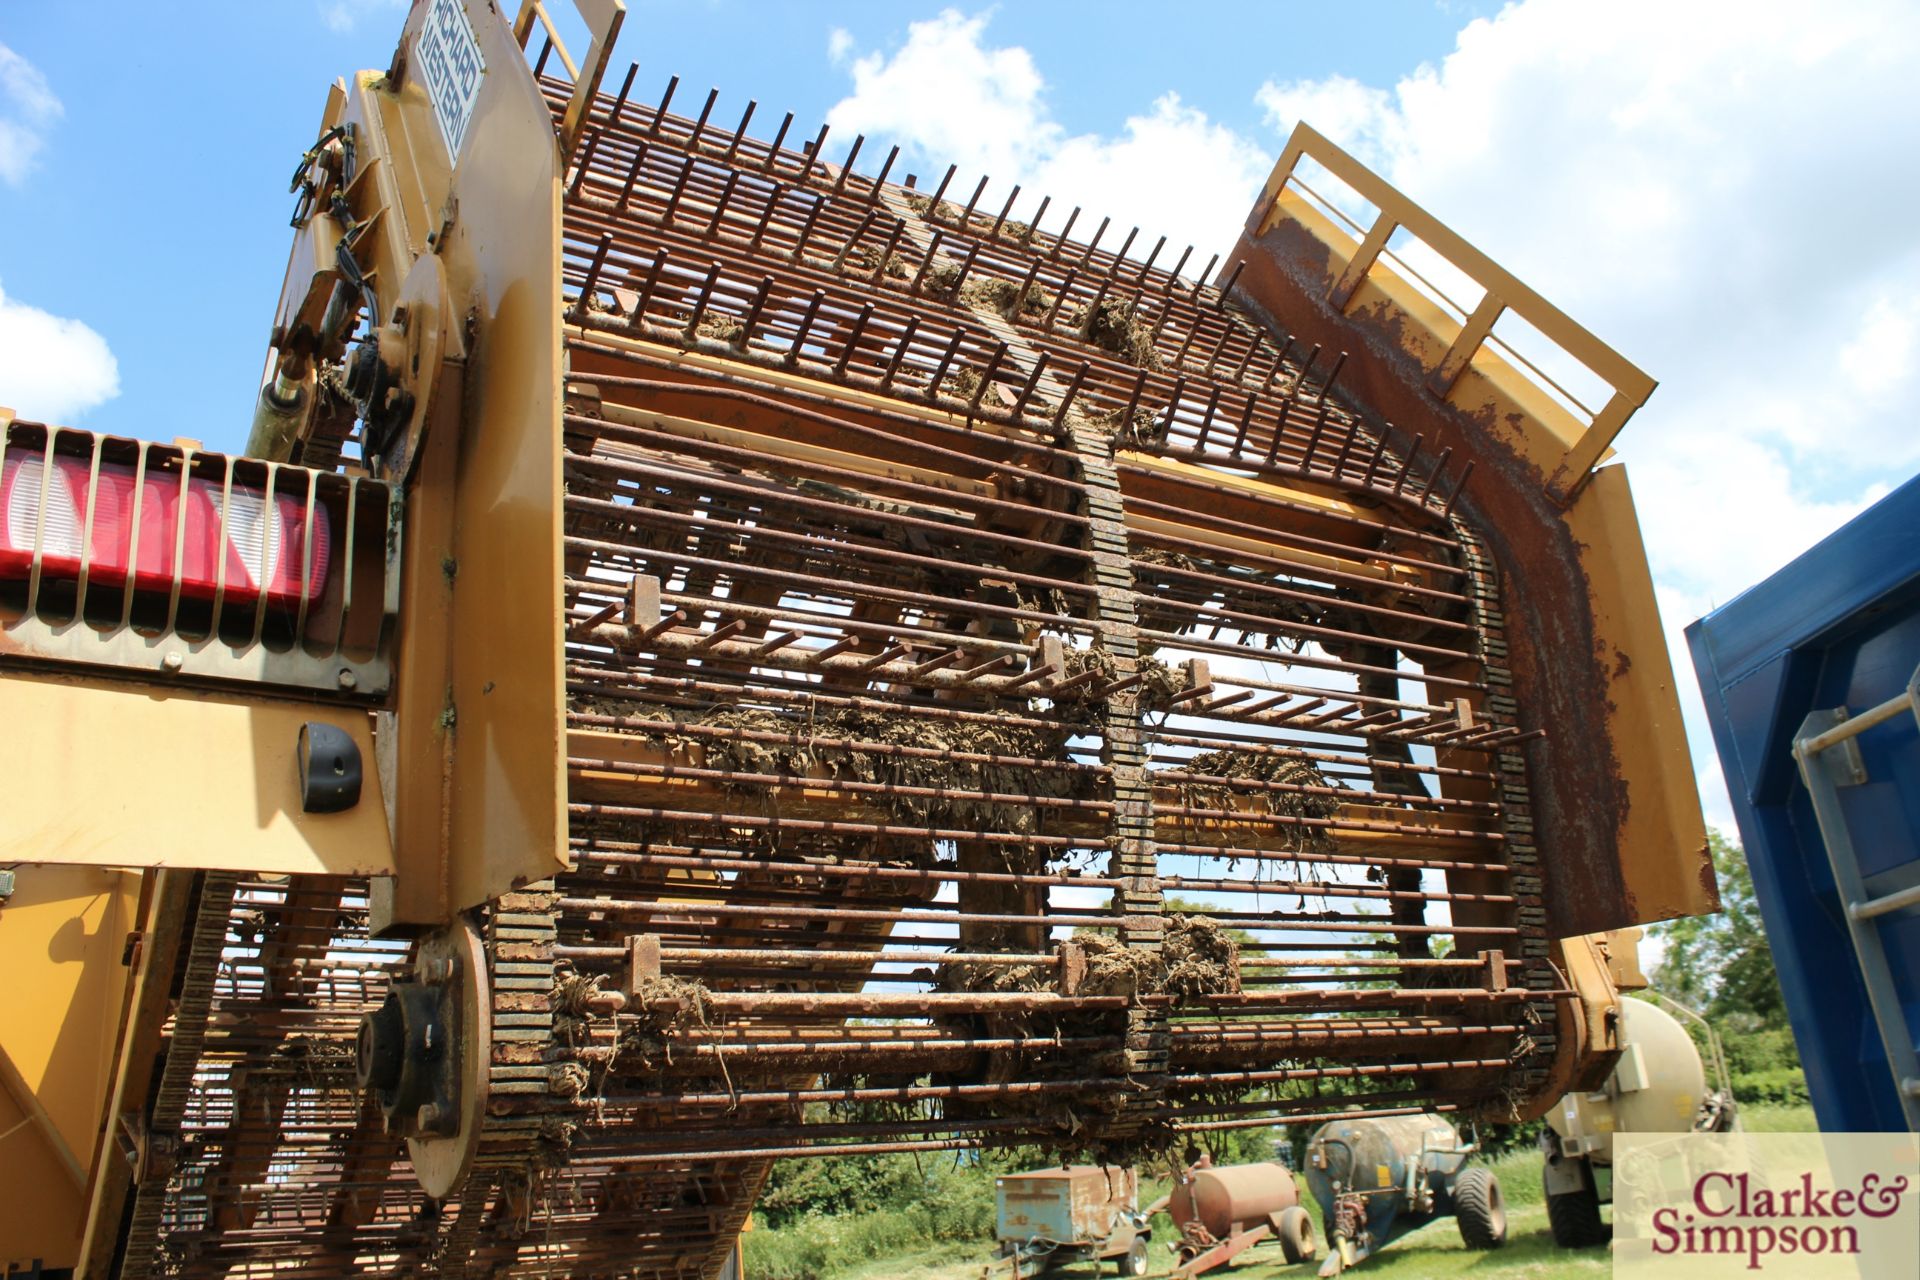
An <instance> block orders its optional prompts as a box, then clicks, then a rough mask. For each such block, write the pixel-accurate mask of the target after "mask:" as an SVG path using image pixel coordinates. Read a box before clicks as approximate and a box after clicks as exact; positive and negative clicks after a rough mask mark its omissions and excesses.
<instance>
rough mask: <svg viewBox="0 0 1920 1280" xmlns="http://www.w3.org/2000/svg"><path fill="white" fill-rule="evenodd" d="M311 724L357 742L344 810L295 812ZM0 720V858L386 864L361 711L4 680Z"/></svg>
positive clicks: (376, 869)
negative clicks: (357, 774) (358, 771)
mask: <svg viewBox="0 0 1920 1280" xmlns="http://www.w3.org/2000/svg"><path fill="white" fill-rule="evenodd" d="M310 720H316V721H323V722H325V723H327V724H331V725H335V726H337V727H339V728H340V729H343V730H345V731H346V732H348V733H350V734H352V735H353V737H354V740H355V741H356V742H357V743H358V744H359V746H360V753H361V759H362V763H363V765H364V768H365V773H364V777H365V781H364V783H363V789H362V791H361V795H360V803H359V804H358V805H357V806H355V807H354V808H352V809H350V810H348V811H346V812H345V813H326V814H313V813H305V812H302V810H301V808H300V782H299V776H298V773H297V770H296V766H295V752H296V744H297V741H298V737H299V732H300V726H301V725H302V724H304V723H306V722H307V721H310ZM0 724H5V725H9V726H12V727H13V729H14V731H12V732H8V733H6V734H0V777H4V778H5V779H6V780H7V807H6V811H5V814H4V816H0V862H57V863H84V864H89V865H93V866H102V867H220V868H227V869H231V870H244V871H258V872H326V873H330V874H333V875H380V874H386V873H390V872H391V871H392V870H393V857H392V852H391V846H390V845H389V843H388V840H387V828H386V822H385V819H384V813H383V809H382V806H381V801H380V786H379V781H378V779H377V778H376V777H375V776H374V769H373V740H372V736H371V734H370V733H369V731H368V725H367V716H366V713H365V712H362V711H354V710H349V709H345V708H338V707H327V706H318V705H314V706H303V705H299V704H295V703H285V702H267V701H257V702H253V703H246V702H241V701H238V700H235V699H232V698H227V697H216V696H213V695H210V694H202V693H198V692H191V691H182V692H180V693H178V694H175V695H173V696H167V695H164V694H156V693H152V692H140V693H135V692H132V691H129V690H125V689H119V688H112V687H102V686H99V685H93V684H87V683H83V682H80V681H77V680H73V681H68V680H31V679H26V678H23V677H18V676H10V677H9V678H7V679H5V680H0ZM11 910H12V908H9V911H11Z"/></svg>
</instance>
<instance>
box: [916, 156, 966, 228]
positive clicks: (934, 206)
mask: <svg viewBox="0 0 1920 1280" xmlns="http://www.w3.org/2000/svg"><path fill="white" fill-rule="evenodd" d="M959 168H960V166H959V165H957V164H950V165H948V166H947V175H946V177H944V178H942V179H940V185H939V187H937V188H936V189H935V190H934V193H933V200H932V201H931V202H930V203H929V204H928V205H927V212H926V214H925V215H924V216H925V217H926V219H927V220H928V221H929V222H931V221H933V219H934V215H935V214H937V213H939V211H940V201H941V200H943V199H944V198H945V197H946V194H947V184H948V183H949V182H952V181H953V175H954V173H955V171H956V170H958V169H959Z"/></svg>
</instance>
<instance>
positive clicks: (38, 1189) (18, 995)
mask: <svg viewBox="0 0 1920 1280" xmlns="http://www.w3.org/2000/svg"><path fill="white" fill-rule="evenodd" d="M139 897H140V875H139V874H138V873H136V872H128V871H116V870H111V869H107V868H102V867H39V866H27V867H19V868H17V869H16V870H15V882H14V892H13V896H12V897H11V898H9V899H7V900H6V901H5V902H4V903H3V904H0V972H4V973H5V974H6V981H5V982H0V1077H4V1078H0V1086H4V1087H0V1264H6V1263H16V1262H17V1263H23V1264H24V1263H26V1262H28V1261H30V1260H32V1259H34V1258H39V1259H41V1260H43V1261H44V1262H45V1264H46V1265H47V1266H49V1267H69V1266H72V1265H74V1263H75V1261H76V1260H77V1256H78V1253H79V1249H80V1232H81V1228H82V1226H83V1224H84V1220H85V1216H86V1210H87V1195H88V1186H89V1180H90V1174H89V1170H90V1169H91V1168H92V1167H93V1164H94V1158H95V1154H94V1153H95V1148H96V1145H97V1144H98V1142H99V1140H100V1137H101V1134H102V1110H103V1108H104V1106H105V1101H106V1098H107V1096H108V1094H109V1092H110V1090H109V1086H110V1084H111V1082H112V1072H113V1057H114V1048H115V1044H116V1039H117V1035H118V1028H119V1025H120V1020H121V1013H122V992H123V984H124V982H125V979H126V974H127V970H126V969H124V968H122V967H121V964H120V960H121V956H122V954H123V953H124V950H125V947H126V942H127V934H128V932H129V930H131V929H133V928H135V927H136V913H137V908H138V904H139Z"/></svg>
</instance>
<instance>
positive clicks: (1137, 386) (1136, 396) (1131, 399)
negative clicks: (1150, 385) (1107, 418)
mask: <svg viewBox="0 0 1920 1280" xmlns="http://www.w3.org/2000/svg"><path fill="white" fill-rule="evenodd" d="M1146 389H1147V371H1146V370H1145V369H1142V370H1140V373H1139V375H1138V376H1137V377H1135V378H1134V380H1133V394H1132V395H1129V396H1128V397H1127V408H1126V412H1125V413H1123V414H1121V415H1120V427H1121V429H1122V430H1123V431H1124V430H1128V429H1131V428H1132V426H1133V415H1134V414H1135V413H1136V412H1137V411H1138V410H1139V408H1140V397H1141V395H1142V394H1144V393H1145V392H1146Z"/></svg>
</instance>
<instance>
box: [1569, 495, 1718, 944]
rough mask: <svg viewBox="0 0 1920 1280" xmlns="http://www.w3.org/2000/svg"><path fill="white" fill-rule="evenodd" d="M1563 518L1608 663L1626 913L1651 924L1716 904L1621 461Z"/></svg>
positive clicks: (1676, 700) (1702, 823)
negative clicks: (1620, 789) (1622, 789)
mask: <svg viewBox="0 0 1920 1280" xmlns="http://www.w3.org/2000/svg"><path fill="white" fill-rule="evenodd" d="M1566 520H1567V527H1568V529H1569V530H1571V532H1572V533H1573V537H1574V540H1575V542H1576V543H1577V544H1578V545H1579V546H1580V548H1581V556H1580V559H1581V565H1582V567H1583V568H1584V569H1585V570H1586V572H1587V582H1588V584H1589V594H1590V598H1591V600H1592V603H1593V629H1594V635H1595V638H1596V640H1597V641H1598V642H1599V643H1600V644H1601V645H1602V646H1603V647H1602V649H1601V651H1600V652H1598V653H1596V654H1595V655H1594V660H1595V661H1597V662H1598V663H1599V664H1600V665H1601V667H1603V668H1604V669H1605V671H1606V673H1607V701H1608V703H1609V705H1610V707H1611V709H1612V714H1611V716H1610V717H1609V720H1610V728H1611V729H1612V732H1613V749H1614V754H1615V756H1616V758H1617V761H1618V772H1619V776H1620V780H1621V781H1622V782H1623V783H1624V784H1625V786H1626V803H1625V804H1624V805H1623V806H1622V807H1621V810H1620V812H1618V813H1617V814H1615V815H1614V817H1615V819H1616V823H1617V835H1616V837H1615V838H1616V840H1617V841H1618V844H1619V849H1620V871H1621V878H1622V880H1623V882H1624V884H1625V887H1626V891H1627V896H1628V900H1629V904H1630V907H1631V910H1630V916H1631V918H1632V919H1633V920H1634V921H1635V922H1636V923H1640V924H1651V923H1652V922H1653V921H1656V920H1671V919H1673V918H1674V917H1676V916H1695V915H1700V914H1703V913H1704V912H1708V911H1716V910H1718V909H1719V907H1720V899H1719V895H1718V893H1717V891H1716V889H1715V886H1714V880H1713V862H1712V859H1711V858H1710V856H1709V855H1708V853H1707V827H1706V820H1705V819H1704V818H1703V817H1702V816H1701V813H1700V792H1699V790H1698V788H1697V786H1696V785H1695V783H1694V779H1693V759H1692V757H1691V756H1690V755H1689V754H1688V752H1687V733H1686V727H1685V725H1684V724H1683V723H1682V721H1681V719H1680V694H1679V690H1677V689H1676V688H1675V687H1674V676H1673V665H1672V663H1671V662H1670V661H1669V660H1668V658H1667V645H1666V636H1665V633H1664V632H1663V631H1662V630H1661V627H1660V607H1659V605H1658V604H1657V603H1656V602H1655V600H1654V594H1653V576H1652V574H1651V573H1649V572H1648V570H1647V554H1646V550H1645V548H1644V547H1643V546H1642V545H1641V541H1640V522H1639V520H1638V518H1637V517H1636V516H1635V515H1634V510H1633V492H1632V490H1630V489H1629V488H1628V487H1627V472H1626V468H1624V467H1618V466H1614V467H1601V468H1600V469H1599V470H1597V471H1595V472H1594V473H1593V477H1592V479H1591V480H1590V481H1589V483H1588V484H1587V486H1586V487H1585V488H1584V489H1582V490H1581V491H1580V493H1579V495H1578V497H1576V498H1575V500H1574V503H1573V505H1572V507H1570V508H1569V509H1568V511H1567V515H1566Z"/></svg>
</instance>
